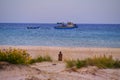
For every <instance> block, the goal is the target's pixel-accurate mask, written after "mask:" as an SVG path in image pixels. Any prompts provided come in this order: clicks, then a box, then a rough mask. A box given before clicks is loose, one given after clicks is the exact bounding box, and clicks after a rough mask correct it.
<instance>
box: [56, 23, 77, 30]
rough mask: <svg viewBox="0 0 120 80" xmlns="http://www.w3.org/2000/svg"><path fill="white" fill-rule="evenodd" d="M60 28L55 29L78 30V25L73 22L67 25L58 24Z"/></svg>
mask: <svg viewBox="0 0 120 80" xmlns="http://www.w3.org/2000/svg"><path fill="white" fill-rule="evenodd" d="M57 24H58V26H55V27H54V28H55V29H73V28H77V25H76V24H73V23H72V22H68V23H67V24H64V23H57Z"/></svg>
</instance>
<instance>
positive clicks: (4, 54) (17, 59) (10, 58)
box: [0, 48, 31, 64]
mask: <svg viewBox="0 0 120 80" xmlns="http://www.w3.org/2000/svg"><path fill="white" fill-rule="evenodd" d="M30 59H31V58H30V56H29V54H28V53H27V52H26V51H25V50H22V49H11V48H9V49H3V50H1V49H0V61H7V62H10V63H13V64H29V62H30Z"/></svg>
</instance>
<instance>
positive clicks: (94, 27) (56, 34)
mask: <svg viewBox="0 0 120 80" xmlns="http://www.w3.org/2000/svg"><path fill="white" fill-rule="evenodd" d="M55 26H57V25H56V24H48V23H0V45H12V46H53V47H54V46H57V47H107V48H120V24H77V26H78V28H74V29H55V28H54V27H55ZM27 27H39V28H38V29H28V28H27Z"/></svg>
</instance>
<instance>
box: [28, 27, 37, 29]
mask: <svg viewBox="0 0 120 80" xmlns="http://www.w3.org/2000/svg"><path fill="white" fill-rule="evenodd" d="M27 29H39V27H27Z"/></svg>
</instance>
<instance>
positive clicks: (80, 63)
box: [66, 55, 120, 68]
mask: <svg viewBox="0 0 120 80" xmlns="http://www.w3.org/2000/svg"><path fill="white" fill-rule="evenodd" d="M87 66H97V67H98V68H120V61H119V60H114V59H113V58H112V56H108V57H107V56H105V55H104V56H99V57H96V56H95V57H93V58H87V59H85V60H79V59H78V60H67V61H66V67H69V68H70V67H76V68H81V67H87Z"/></svg>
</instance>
